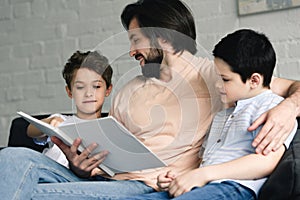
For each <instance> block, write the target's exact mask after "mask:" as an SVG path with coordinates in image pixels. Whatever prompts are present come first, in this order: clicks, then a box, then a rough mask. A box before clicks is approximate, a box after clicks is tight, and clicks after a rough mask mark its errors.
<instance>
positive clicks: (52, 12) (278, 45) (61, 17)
mask: <svg viewBox="0 0 300 200" xmlns="http://www.w3.org/2000/svg"><path fill="white" fill-rule="evenodd" d="M129 2H133V1H129V0H0V85H1V87H0V94H1V95H0V146H5V145H6V144H7V139H8V131H9V127H10V123H11V120H12V119H13V118H14V117H16V111H18V110H23V111H26V112H28V113H30V114H41V113H53V112H71V111H72V104H71V101H70V100H69V99H68V98H67V95H66V94H65V91H64V81H63V79H62V77H61V70H62V68H63V65H64V63H65V62H66V60H67V58H68V57H70V56H71V54H72V53H73V52H74V51H75V50H77V49H79V50H82V51H84V50H90V49H94V48H97V49H101V51H102V52H103V53H104V54H105V55H106V56H108V57H109V59H110V61H111V62H112V66H113V69H114V80H113V83H114V85H115V88H118V87H120V86H121V85H122V84H123V83H124V82H126V80H128V79H129V78H131V77H132V74H133V72H132V71H131V70H132V69H133V68H134V70H135V72H138V70H139V67H138V63H137V62H135V61H133V59H130V58H129V56H128V48H129V47H128V41H127V38H126V37H127V35H126V33H125V32H124V30H123V27H122V25H121V23H120V13H121V11H122V9H123V8H124V6H125V5H126V4H127V3H129ZM185 2H186V3H187V4H188V5H189V6H190V7H191V9H192V12H193V13H194V16H195V17H196V25H197V33H198V40H197V42H198V44H199V45H200V44H201V45H202V46H203V47H204V48H205V49H206V50H207V51H208V52H211V50H212V49H213V46H214V44H215V43H216V42H217V41H218V40H219V39H220V38H221V37H223V36H224V35H225V34H227V33H229V32H232V31H233V30H236V29H238V28H245V27H247V28H254V29H256V30H259V31H261V32H264V33H265V34H266V35H268V36H269V38H270V40H271V41H272V43H273V44H274V47H275V49H276V51H277V55H278V65H277V68H276V74H277V76H280V77H284V78H290V79H297V80H300V73H299V72H300V24H299V22H298V21H299V18H300V8H295V9H288V10H282V11H276V12H269V13H262V14H255V15H249V16H243V17H239V16H238V15H237V2H236V0H185ZM128 72H129V73H128ZM117 80H118V81H117ZM110 101H111V100H110V99H108V100H107V101H106V104H105V107H104V111H108V109H109V105H110Z"/></svg>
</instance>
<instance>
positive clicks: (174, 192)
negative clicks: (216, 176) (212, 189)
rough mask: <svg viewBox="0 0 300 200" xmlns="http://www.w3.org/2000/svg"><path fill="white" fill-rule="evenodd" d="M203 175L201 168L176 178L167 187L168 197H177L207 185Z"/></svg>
mask: <svg viewBox="0 0 300 200" xmlns="http://www.w3.org/2000/svg"><path fill="white" fill-rule="evenodd" d="M207 182H208V181H206V177H205V173H204V172H202V169H201V168H197V169H194V170H192V171H189V172H187V173H185V174H182V175H180V176H178V177H176V178H175V179H174V180H173V181H172V182H171V183H170V186H169V194H170V196H174V197H177V196H179V195H182V194H184V193H186V192H189V191H191V189H192V188H194V187H202V186H204V185H206V184H207Z"/></svg>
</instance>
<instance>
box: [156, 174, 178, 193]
mask: <svg viewBox="0 0 300 200" xmlns="http://www.w3.org/2000/svg"><path fill="white" fill-rule="evenodd" d="M174 178H175V174H173V173H172V172H171V171H168V172H167V173H165V174H160V175H159V176H158V177H157V186H158V187H159V190H160V191H168V189H169V185H170V183H171V182H172V181H173V180H174Z"/></svg>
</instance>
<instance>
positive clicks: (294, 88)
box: [248, 78, 300, 155]
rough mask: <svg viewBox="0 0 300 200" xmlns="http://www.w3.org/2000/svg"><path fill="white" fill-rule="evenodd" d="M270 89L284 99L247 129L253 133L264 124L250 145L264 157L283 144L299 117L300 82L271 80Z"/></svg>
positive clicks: (279, 79)
mask: <svg viewBox="0 0 300 200" xmlns="http://www.w3.org/2000/svg"><path fill="white" fill-rule="evenodd" d="M271 89H272V91H273V92H274V93H276V94H278V95H280V96H283V97H286V99H285V100H283V101H282V102H281V103H280V104H278V105H277V106H275V107H274V108H272V109H271V110H269V111H267V112H265V113H264V114H263V115H261V116H260V117H259V118H258V119H257V120H256V121H255V122H254V123H253V124H252V125H251V126H250V127H249V128H248V130H249V131H253V130H255V129H256V128H257V127H258V126H260V125H261V124H264V125H263V127H262V129H261V130H260V132H259V133H258V135H257V136H256V138H255V139H254V141H253V143H252V145H253V146H254V147H256V152H257V153H263V154H265V155H267V154H268V153H270V152H271V151H276V150H277V149H278V148H279V147H280V146H281V145H282V144H283V142H284V141H285V140H286V138H287V137H288V135H289V134H290V133H291V130H292V129H293V127H294V121H295V118H296V117H297V116H300V81H292V80H287V79H282V78H273V79H272V83H271Z"/></svg>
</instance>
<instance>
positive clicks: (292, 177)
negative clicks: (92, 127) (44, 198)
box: [8, 113, 300, 200]
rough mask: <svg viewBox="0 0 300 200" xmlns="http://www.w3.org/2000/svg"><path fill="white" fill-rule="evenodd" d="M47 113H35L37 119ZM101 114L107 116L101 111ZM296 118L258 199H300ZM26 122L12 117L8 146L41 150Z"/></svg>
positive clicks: (298, 138) (299, 141) (298, 137)
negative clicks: (291, 136) (289, 140)
mask: <svg viewBox="0 0 300 200" xmlns="http://www.w3.org/2000/svg"><path fill="white" fill-rule="evenodd" d="M47 116H49V115H35V116H34V117H36V118H38V119H42V118H45V117H47ZM102 116H107V113H103V114H102ZM297 120H298V129H297V134H296V135H295V137H294V139H293V141H292V143H291V145H290V148H289V149H288V150H287V151H286V152H285V153H284V155H283V157H282V159H281V160H280V162H279V164H278V166H277V167H276V169H275V170H274V172H273V173H272V174H271V175H270V177H269V179H268V181H267V182H266V183H265V184H264V185H263V187H262V189H261V192H260V195H259V200H277V199H278V200H292V199H293V200H296V199H299V200H300V118H299V117H298V118H297ZM27 126H28V122H27V121H25V120H24V119H23V118H22V117H17V118H15V119H13V121H12V124H11V127H10V135H9V140H8V146H10V147H28V148H31V149H34V150H36V151H39V152H42V151H43V149H44V148H45V147H46V146H40V145H36V144H35V143H33V141H32V138H30V137H28V136H27V134H26V130H27Z"/></svg>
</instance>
